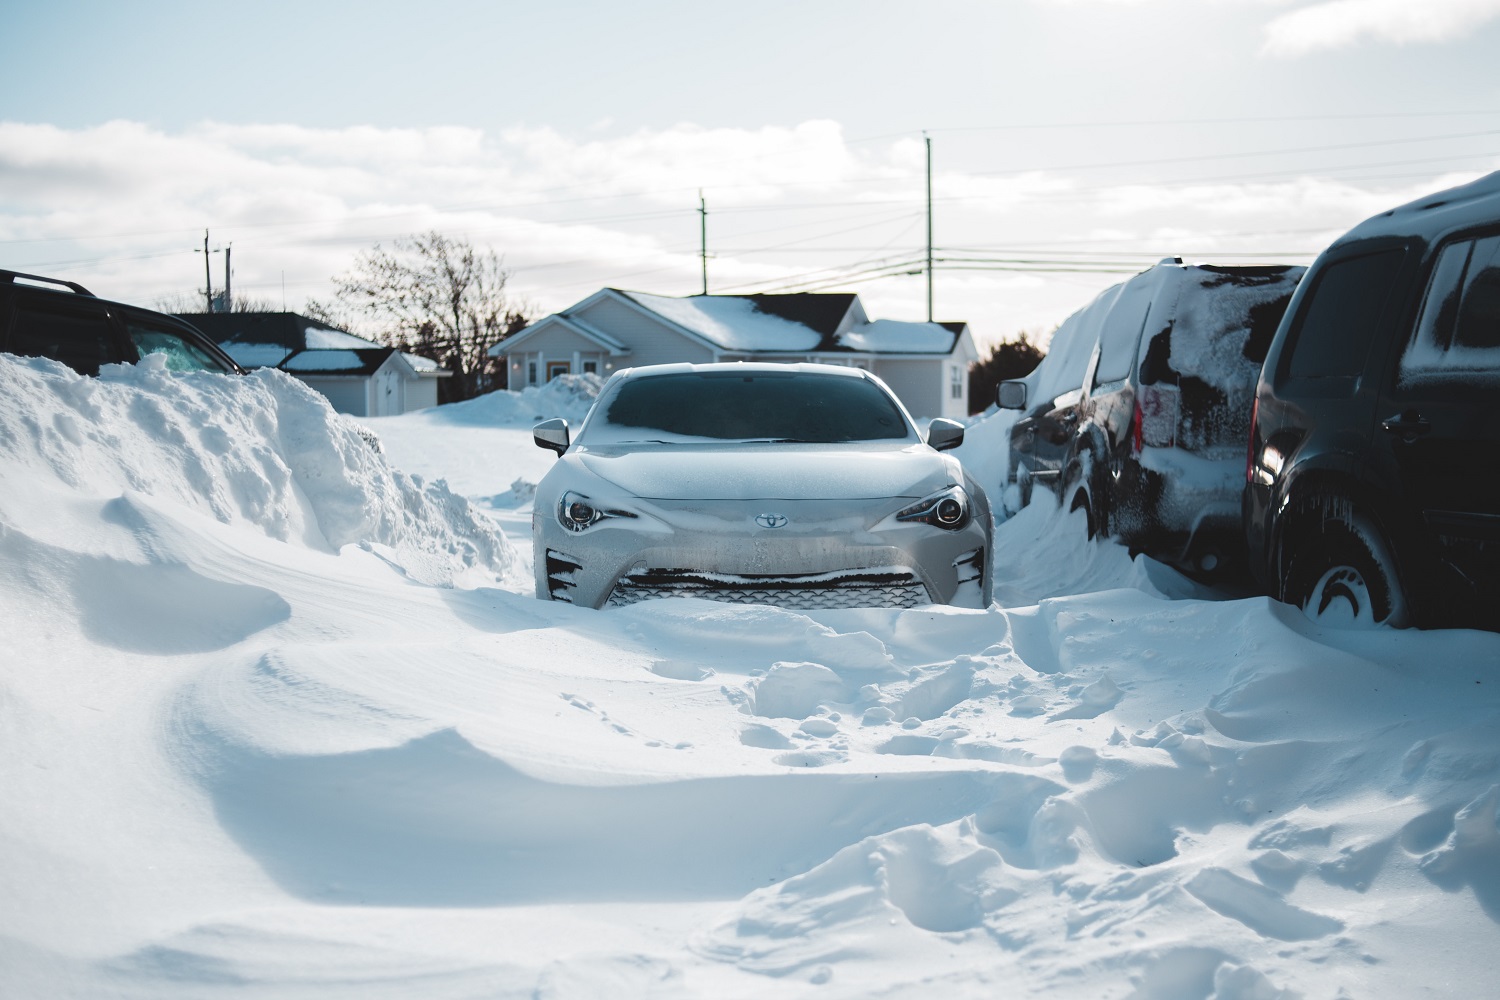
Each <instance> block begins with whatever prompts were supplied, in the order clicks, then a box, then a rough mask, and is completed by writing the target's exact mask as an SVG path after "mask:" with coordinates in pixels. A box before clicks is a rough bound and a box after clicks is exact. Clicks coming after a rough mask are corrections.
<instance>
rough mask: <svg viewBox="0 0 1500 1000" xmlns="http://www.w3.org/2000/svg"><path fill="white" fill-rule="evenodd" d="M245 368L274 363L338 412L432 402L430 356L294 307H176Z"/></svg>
mask: <svg viewBox="0 0 1500 1000" xmlns="http://www.w3.org/2000/svg"><path fill="white" fill-rule="evenodd" d="M180 318H181V319H184V320H186V321H187V322H189V323H191V324H193V325H194V326H196V327H197V328H198V329H200V330H202V331H203V332H204V333H205V334H207V335H208V336H209V337H210V338H211V339H212V340H214V341H216V342H217V343H218V344H219V346H220V347H222V348H224V350H225V351H226V352H228V354H229V356H230V357H232V358H234V360H235V361H237V362H239V364H240V365H241V366H242V367H245V368H280V369H281V370H282V371H284V372H287V373H288V374H290V375H293V376H295V377H296V378H299V379H301V380H302V381H303V382H306V383H307V384H308V385H309V386H311V387H312V388H314V389H316V390H317V391H318V392H321V393H322V394H323V395H324V396H326V397H328V401H329V403H331V404H333V408H334V409H335V410H337V411H338V412H339V413H348V414H350V415H351V416H356V417H392V416H397V415H399V414H402V413H409V412H410V411H412V410H420V409H423V408H424V407H428V406H436V405H437V386H438V381H439V380H440V379H444V378H451V377H452V375H453V373H452V372H450V371H448V370H447V369H445V368H443V367H441V366H439V365H438V363H437V362H435V361H431V360H429V359H427V358H423V357H418V356H417V355H415V354H403V353H402V352H401V351H398V350H396V349H395V348H394V347H385V346H382V345H380V344H377V343H375V342H373V341H369V340H365V339H364V338H363V337H356V336H355V335H354V334H352V333H349V332H347V331H345V330H340V329H338V328H337V327H335V326H330V325H329V324H327V323H324V322H322V321H321V320H316V319H313V318H311V317H310V316H302V315H300V314H298V313H290V312H279V313H251V312H246V313H183V314H180Z"/></svg>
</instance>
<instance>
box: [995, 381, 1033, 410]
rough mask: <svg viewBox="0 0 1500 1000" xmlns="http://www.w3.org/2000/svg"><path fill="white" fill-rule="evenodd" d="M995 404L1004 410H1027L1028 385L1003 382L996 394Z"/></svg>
mask: <svg viewBox="0 0 1500 1000" xmlns="http://www.w3.org/2000/svg"><path fill="white" fill-rule="evenodd" d="M995 402H996V403H997V404H999V406H1000V409H1002V410H1024V409H1026V383H1025V382H1001V383H1000V388H999V390H998V391H997V392H996V393H995Z"/></svg>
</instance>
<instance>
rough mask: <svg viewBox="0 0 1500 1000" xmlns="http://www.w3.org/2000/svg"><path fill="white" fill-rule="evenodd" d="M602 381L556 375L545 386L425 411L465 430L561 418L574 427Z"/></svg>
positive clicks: (502, 391)
mask: <svg viewBox="0 0 1500 1000" xmlns="http://www.w3.org/2000/svg"><path fill="white" fill-rule="evenodd" d="M603 385H604V378H603V376H600V375H594V374H580V375H559V376H557V377H556V378H554V379H552V380H551V381H550V382H547V383H546V384H545V385H528V386H526V387H525V388H524V389H521V390H520V391H518V392H512V391H508V390H505V389H500V390H498V391H496V392H488V393H485V394H484V395H483V396H476V397H475V398H474V399H467V400H464V401H463V402H462V403H449V404H448V405H446V406H440V407H438V408H437V409H435V410H427V411H424V413H425V415H426V416H427V417H429V418H430V419H432V420H438V421H442V422H444V423H450V424H465V425H468V426H475V427H478V426H499V425H505V424H524V425H526V426H527V427H530V426H531V425H532V424H535V423H537V422H539V421H542V420H547V419H550V418H552V417H562V418H563V419H564V420H566V421H567V422H568V423H569V424H571V425H572V426H573V427H575V428H576V427H577V426H578V425H579V424H581V423H583V418H584V417H585V416H587V415H588V412H589V407H590V406H593V405H594V400H595V399H597V398H598V397H599V389H600V387H601V386H603Z"/></svg>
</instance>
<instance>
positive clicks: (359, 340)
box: [302, 326, 380, 351]
mask: <svg viewBox="0 0 1500 1000" xmlns="http://www.w3.org/2000/svg"><path fill="white" fill-rule="evenodd" d="M302 335H303V337H304V338H306V339H305V343H306V346H307V347H308V348H309V349H312V350H319V351H330V350H343V351H362V350H368V349H369V348H372V347H379V346H380V345H379V344H377V343H375V342H374V341H373V340H366V339H365V338H363V337H356V336H355V335H354V334H352V333H345V332H344V331H343V330H330V329H328V328H327V327H322V326H309V327H306V328H305V329H304V330H303V331H302Z"/></svg>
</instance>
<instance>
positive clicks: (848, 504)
mask: <svg viewBox="0 0 1500 1000" xmlns="http://www.w3.org/2000/svg"><path fill="white" fill-rule="evenodd" d="M963 433H964V429H963V425H961V424H959V423H956V422H955V421H952V420H934V421H933V422H932V425H931V427H930V428H929V430H928V435H927V440H926V441H925V442H924V441H923V440H922V436H921V435H920V434H919V433H918V431H917V429H916V427H915V426H914V425H913V424H912V420H911V417H910V416H908V415H907V413H906V410H905V409H904V408H903V407H902V406H901V404H900V402H899V401H897V399H896V398H895V397H894V396H893V395H892V394H891V392H890V390H889V389H887V388H886V387H885V385H884V383H882V382H881V381H880V380H879V379H877V378H875V377H873V376H872V375H870V374H869V373H868V372H864V371H861V370H859V369H857V368H842V367H837V366H833V365H812V364H799V365H777V364H743V363H741V364H712V365H685V364H683V365H656V366H653V367H648V368H634V369H627V370H624V371H620V372H616V373H615V374H614V375H613V376H611V377H610V379H609V380H608V381H607V382H605V384H604V387H603V389H602V390H601V391H600V393H599V399H598V400H597V401H596V402H595V403H594V406H593V409H591V410H590V411H589V415H588V417H587V418H586V419H585V420H584V422H583V427H582V428H581V429H580V430H579V432H578V435H577V437H576V438H571V439H570V435H569V431H568V425H567V422H566V421H563V420H548V421H545V422H543V423H541V424H538V425H537V426H536V428H535V429H534V432H533V434H534V437H535V440H536V443H537V444H538V445H539V446H541V447H543V448H548V449H551V450H552V451H555V452H557V454H558V456H559V460H558V462H557V464H556V465H555V466H553V467H552V469H551V471H549V472H548V473H547V475H546V476H545V477H543V479H542V481H541V483H540V484H539V485H538V486H537V491H536V506H535V508H534V512H533V514H532V520H531V537H532V545H533V548H534V552H535V556H536V592H537V596H538V597H541V598H550V599H552V600H557V601H569V602H571V603H573V604H578V605H583V606H586V607H591V608H600V607H605V606H611V607H616V606H620V605H626V604H632V603H634V602H636V601H641V600H646V599H648V598H653V597H674V596H675V597H702V598H708V599H710V600H715V601H729V602H733V603H744V604H775V605H780V606H782V607H792V608H828V607H839V608H841V607H871V606H887V607H912V606H915V605H918V604H928V603H944V604H959V605H965V606H969V607H987V606H988V605H989V602H990V593H991V582H990V562H991V560H990V544H991V542H990V533H991V527H992V522H991V520H990V507H989V501H988V500H987V499H986V498H985V495H984V491H983V490H981V489H980V488H979V486H978V484H976V483H975V482H974V481H973V480H972V479H970V478H969V477H968V476H967V475H966V474H965V473H964V470H963V467H962V466H961V465H960V464H959V462H958V460H957V459H956V458H954V457H953V456H952V455H946V454H941V452H944V451H947V450H948V449H951V448H954V447H957V446H958V445H959V444H960V443H961V442H962V441H963Z"/></svg>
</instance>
